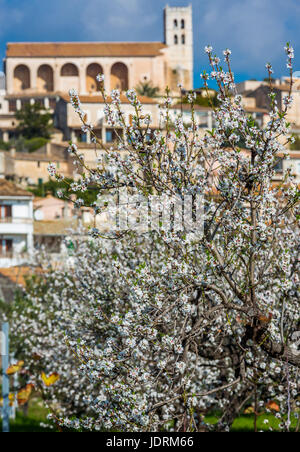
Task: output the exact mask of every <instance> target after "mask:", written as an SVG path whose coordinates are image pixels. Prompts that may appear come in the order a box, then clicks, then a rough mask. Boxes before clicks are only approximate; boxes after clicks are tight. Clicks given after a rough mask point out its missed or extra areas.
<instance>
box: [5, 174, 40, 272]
mask: <svg viewBox="0 0 300 452" xmlns="http://www.w3.org/2000/svg"><path fill="white" fill-rule="evenodd" d="M32 249H33V195H32V194H31V193H29V192H28V191H27V190H23V189H22V188H19V187H18V186H16V185H15V184H13V183H12V182H10V181H7V180H5V179H3V178H0V267H10V266H13V265H20V264H23V263H24V262H27V260H28V259H29V257H30V253H31V252H32Z"/></svg>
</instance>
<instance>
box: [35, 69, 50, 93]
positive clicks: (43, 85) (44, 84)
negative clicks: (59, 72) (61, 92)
mask: <svg viewBox="0 0 300 452" xmlns="http://www.w3.org/2000/svg"><path fill="white" fill-rule="evenodd" d="M37 89H38V91H42V92H49V91H53V90H54V86H53V69H52V67H51V66H49V65H48V64H42V65H41V66H40V67H39V68H38V71H37Z"/></svg>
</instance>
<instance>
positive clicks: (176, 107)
mask: <svg viewBox="0 0 300 452" xmlns="http://www.w3.org/2000/svg"><path fill="white" fill-rule="evenodd" d="M171 108H172V109H174V110H180V109H181V105H180V104H175V105H173V106H172V107H171ZM182 110H183V111H191V104H183V105H182ZM194 110H195V111H212V108H211V107H206V106H204V105H197V104H196V105H194ZM244 110H245V111H246V112H249V113H252V112H253V113H268V110H267V109H266V108H259V107H244Z"/></svg>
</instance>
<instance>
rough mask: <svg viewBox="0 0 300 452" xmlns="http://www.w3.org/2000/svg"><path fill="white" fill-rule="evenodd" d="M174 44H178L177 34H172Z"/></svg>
mask: <svg viewBox="0 0 300 452" xmlns="http://www.w3.org/2000/svg"><path fill="white" fill-rule="evenodd" d="M174 44H178V36H177V35H174Z"/></svg>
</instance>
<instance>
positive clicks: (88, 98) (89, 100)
mask: <svg viewBox="0 0 300 452" xmlns="http://www.w3.org/2000/svg"><path fill="white" fill-rule="evenodd" d="M58 95H59V96H60V97H61V98H62V99H64V100H65V101H66V102H70V96H69V95H68V94H67V93H58ZM79 98H80V102H81V103H82V104H103V103H104V100H103V97H102V96H101V94H99V95H96V94H94V95H82V96H81V95H80V94H79ZM138 98H139V101H140V102H141V103H142V104H157V103H158V99H155V98H153V97H147V96H138ZM120 100H121V102H122V103H123V104H129V100H128V99H127V97H126V96H125V95H124V94H121V95H120ZM107 102H108V103H110V102H111V98H110V97H108V98H107Z"/></svg>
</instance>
